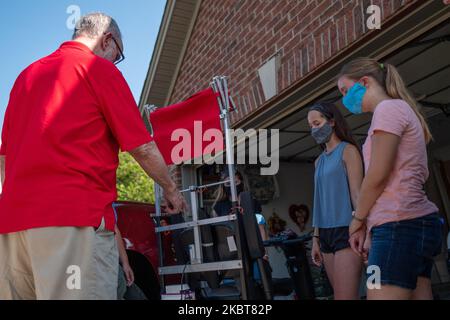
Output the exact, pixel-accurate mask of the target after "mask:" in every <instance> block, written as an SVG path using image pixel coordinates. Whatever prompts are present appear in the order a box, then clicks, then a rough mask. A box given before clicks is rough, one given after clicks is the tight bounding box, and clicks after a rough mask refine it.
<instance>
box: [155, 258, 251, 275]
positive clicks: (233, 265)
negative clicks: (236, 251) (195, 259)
mask: <svg viewBox="0 0 450 320" xmlns="http://www.w3.org/2000/svg"><path fill="white" fill-rule="evenodd" d="M235 269H242V261H241V260H230V261H219V262H209V263H199V264H186V265H177V266H168V267H160V268H159V274H160V275H169V274H183V273H194V272H205V271H219V270H235Z"/></svg>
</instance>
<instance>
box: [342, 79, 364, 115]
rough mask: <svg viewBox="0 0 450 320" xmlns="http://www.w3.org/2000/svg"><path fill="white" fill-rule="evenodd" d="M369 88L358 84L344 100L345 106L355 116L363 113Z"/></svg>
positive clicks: (348, 92) (349, 91)
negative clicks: (364, 100) (365, 95)
mask: <svg viewBox="0 0 450 320" xmlns="http://www.w3.org/2000/svg"><path fill="white" fill-rule="evenodd" d="M366 91H367V88H366V87H364V86H363V85H362V84H360V83H359V82H356V83H355V84H354V85H353V87H351V88H350V90H348V91H347V94H346V95H345V96H344V98H343V99H342V102H343V103H344V106H345V107H346V108H347V109H348V111H350V112H351V113H354V114H361V113H362V101H363V98H364V94H365V93H366Z"/></svg>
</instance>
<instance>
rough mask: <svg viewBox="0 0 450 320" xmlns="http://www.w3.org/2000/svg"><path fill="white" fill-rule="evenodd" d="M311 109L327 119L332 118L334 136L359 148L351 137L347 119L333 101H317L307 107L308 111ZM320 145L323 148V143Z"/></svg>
mask: <svg viewBox="0 0 450 320" xmlns="http://www.w3.org/2000/svg"><path fill="white" fill-rule="evenodd" d="M311 111H317V112H319V113H320V114H321V115H322V116H323V117H324V118H325V119H327V120H334V123H335V124H334V132H335V133H336V136H337V137H338V138H339V139H340V140H341V141H345V142H348V143H350V144H352V145H354V146H355V147H356V148H357V149H358V150H359V146H358V144H357V143H356V141H355V139H354V138H353V135H352V132H351V130H350V127H349V126H348V123H347V121H346V120H345V118H344V116H343V115H342V113H341V112H340V111H339V109H338V108H337V107H336V105H335V104H334V103H331V102H317V103H315V104H314V105H313V106H312V107H311V108H309V112H311ZM321 147H322V149H325V145H324V144H322V145H321Z"/></svg>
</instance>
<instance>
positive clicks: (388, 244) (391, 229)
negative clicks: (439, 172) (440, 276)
mask: <svg viewBox="0 0 450 320" xmlns="http://www.w3.org/2000/svg"><path fill="white" fill-rule="evenodd" d="M441 246H442V220H441V218H440V216H439V214H437V213H434V214H430V215H427V216H424V217H420V218H416V219H411V220H403V221H396V222H389V223H385V224H383V225H380V226H377V227H374V228H372V245H371V248H370V251H369V262H368V265H369V267H372V268H373V266H378V267H379V268H380V269H379V271H380V278H381V279H380V280H381V284H382V285H395V286H398V287H402V288H406V289H411V290H414V289H415V288H416V284H417V278H418V277H425V278H431V270H432V268H433V257H434V256H436V255H438V254H439V253H440V252H441ZM370 270H373V269H370Z"/></svg>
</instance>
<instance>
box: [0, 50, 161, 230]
mask: <svg viewBox="0 0 450 320" xmlns="http://www.w3.org/2000/svg"><path fill="white" fill-rule="evenodd" d="M151 140H152V138H151V136H150V134H149V133H148V131H147V130H146V128H145V125H144V123H143V120H142V118H141V116H140V113H139V110H138V107H137V105H136V102H135V101H134V98H133V96H132V93H131V91H130V89H129V87H128V85H127V83H126V81H125V79H124V78H123V76H122V73H121V72H120V71H119V70H118V69H117V68H116V67H115V66H114V64H113V63H111V62H109V61H107V60H105V59H103V58H100V57H98V56H96V55H94V53H93V52H92V51H91V50H90V49H89V48H88V47H86V46H85V45H83V44H81V43H78V42H75V41H69V42H65V43H63V44H62V45H61V47H60V48H59V49H58V50H56V51H55V52H54V53H52V54H51V55H49V56H47V57H45V58H43V59H41V60H39V61H37V62H35V63H33V64H32V65H30V66H29V67H28V68H27V69H25V70H24V71H23V72H22V73H21V74H20V75H19V77H18V78H17V80H16V82H15V84H14V87H13V89H12V91H11V95H10V100H9V104H8V107H7V109H6V113H5V120H4V124H3V131H2V146H1V148H0V154H1V155H5V156H6V172H5V178H6V179H5V184H4V186H3V193H2V196H1V198H0V233H3V234H5V233H11V232H17V231H21V230H26V229H31V228H41V227H53V226H76V227H78V226H79V227H82V226H94V227H96V226H99V224H100V222H101V219H102V217H105V221H106V227H107V229H109V230H114V223H115V221H114V213H113V210H112V202H113V201H115V200H116V197H117V191H116V169H117V166H118V153H119V148H120V149H121V150H122V151H129V150H132V149H134V148H136V147H138V146H140V145H142V144H145V143H148V142H150V141H151Z"/></svg>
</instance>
